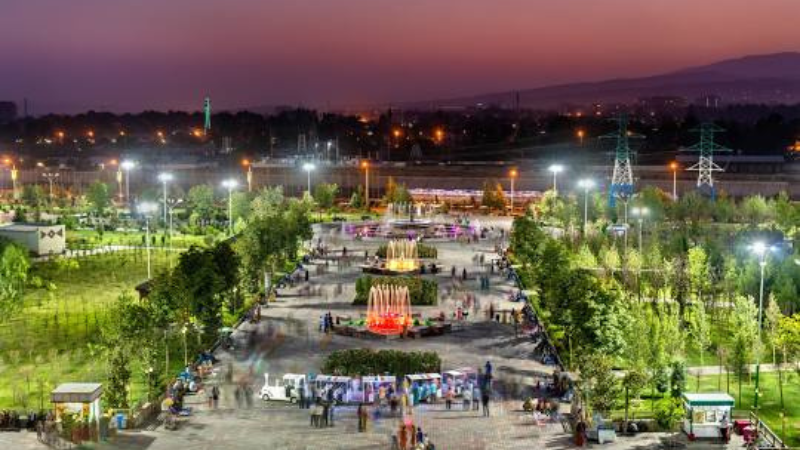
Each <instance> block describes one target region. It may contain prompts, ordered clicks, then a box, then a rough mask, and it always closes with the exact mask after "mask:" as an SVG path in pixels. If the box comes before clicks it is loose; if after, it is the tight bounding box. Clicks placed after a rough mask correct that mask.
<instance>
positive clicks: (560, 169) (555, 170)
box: [547, 164, 564, 197]
mask: <svg viewBox="0 0 800 450" xmlns="http://www.w3.org/2000/svg"><path fill="white" fill-rule="evenodd" d="M547 170H549V171H550V172H553V193H554V194H556V197H558V174H559V173H561V172H563V171H564V166H562V165H561V164H553V165H551V166H550V167H548V169H547Z"/></svg>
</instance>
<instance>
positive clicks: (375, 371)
mask: <svg viewBox="0 0 800 450" xmlns="http://www.w3.org/2000/svg"><path fill="white" fill-rule="evenodd" d="M441 366H442V360H441V358H439V355H438V354H436V352H403V351H400V350H378V351H375V350H370V349H366V348H361V349H349V350H337V351H335V352H333V353H331V354H330V355H328V357H327V358H325V362H323V364H322V368H321V371H322V373H324V374H326V375H344V376H360V375H382V374H386V373H388V374H391V375H395V376H397V377H404V376H406V375H408V374H411V373H438V372H439V371H440V370H441Z"/></svg>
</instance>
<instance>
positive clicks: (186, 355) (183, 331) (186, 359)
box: [181, 325, 189, 367]
mask: <svg viewBox="0 0 800 450" xmlns="http://www.w3.org/2000/svg"><path fill="white" fill-rule="evenodd" d="M187 331H188V328H186V325H184V326H183V328H181V334H183V366H184V367H186V366H188V365H189V350H188V348H187V345H186V332H187Z"/></svg>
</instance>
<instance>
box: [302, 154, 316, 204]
mask: <svg viewBox="0 0 800 450" xmlns="http://www.w3.org/2000/svg"><path fill="white" fill-rule="evenodd" d="M314 169H316V166H315V165H314V164H313V163H310V162H307V163H305V164H303V170H305V171H306V175H307V176H308V190H307V191H306V192H308V196H309V197H311V172H313V171H314Z"/></svg>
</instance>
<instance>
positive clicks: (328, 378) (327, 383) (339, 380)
mask: <svg viewBox="0 0 800 450" xmlns="http://www.w3.org/2000/svg"><path fill="white" fill-rule="evenodd" d="M313 383H314V386H315V388H316V389H317V392H318V393H319V395H321V396H322V398H323V399H325V398H327V392H328V391H329V390H331V389H332V390H333V398H334V400H336V401H337V402H338V403H351V402H354V401H355V400H354V399H353V398H351V397H352V393H353V392H358V391H360V390H361V386H360V382H359V380H358V379H353V378H351V377H344V376H337V375H317V376H316V377H314V380H313Z"/></svg>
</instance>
